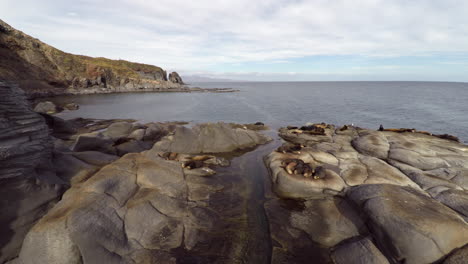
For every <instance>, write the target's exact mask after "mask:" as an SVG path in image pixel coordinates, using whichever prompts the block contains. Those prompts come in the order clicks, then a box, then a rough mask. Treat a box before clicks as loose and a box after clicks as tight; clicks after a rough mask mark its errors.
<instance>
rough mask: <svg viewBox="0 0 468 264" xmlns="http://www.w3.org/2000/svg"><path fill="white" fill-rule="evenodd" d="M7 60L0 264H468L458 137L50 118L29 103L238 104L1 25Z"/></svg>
mask: <svg viewBox="0 0 468 264" xmlns="http://www.w3.org/2000/svg"><path fill="white" fill-rule="evenodd" d="M0 55H1V59H0V196H1V199H0V209H1V210H2V213H1V214H0V234H1V236H0V263H8V264H35V263H174V264H176V263H274V264H280V263H336V264H349V263H405V264H419V263H444V264H462V263H466V260H467V259H468V246H467V243H468V223H467V221H468V194H467V189H468V146H467V145H464V144H462V143H460V142H459V141H458V139H457V138H456V137H454V136H450V135H447V134H443V135H440V134H432V133H430V132H424V131H418V130H415V129H388V128H387V129H385V128H384V127H381V128H380V129H377V128H376V129H370V128H361V127H358V126H357V125H344V126H335V125H333V124H326V123H307V124H284V126H283V127H281V128H279V129H276V128H270V127H269V124H268V123H266V124H265V123H263V122H262V120H259V121H258V122H256V123H248V124H238V123H229V122H212V123H192V122H182V121H173V122H160V120H152V121H151V122H142V121H141V120H133V119H94V118H73V119H67V120H65V119H62V118H60V117H59V116H57V115H54V113H56V112H58V110H57V106H54V105H50V104H48V103H44V104H42V105H40V107H36V111H34V110H33V109H34V108H33V105H31V101H28V98H34V97H42V96H46V95H63V94H88V93H114V92H140V91H146V92H150V91H151V92H168V91H171V92H195V91H214V92H224V91H231V90H222V89H215V90H208V89H203V88H190V87H187V86H185V85H184V82H183V80H182V78H181V77H180V76H179V75H178V74H177V73H176V72H172V73H171V74H170V75H169V76H167V73H166V72H165V71H164V70H162V69H161V68H159V67H156V66H151V65H145V64H138V63H130V62H127V61H121V60H120V61H113V60H109V59H105V58H90V57H85V56H77V55H71V54H68V53H64V52H61V51H59V50H57V49H55V48H53V47H51V46H48V45H47V44H45V43H42V42H40V41H38V40H36V39H34V38H32V37H29V36H27V35H25V34H24V33H22V32H20V31H17V30H15V29H13V28H12V27H10V26H9V25H7V24H6V23H4V22H3V21H0ZM204 95H205V94H203V96H204ZM217 95H218V94H217ZM105 96H108V95H105ZM136 107H138V106H136ZM64 108H65V109H69V110H76V109H78V108H79V106H77V105H73V104H70V105H66V107H65V106H64Z"/></svg>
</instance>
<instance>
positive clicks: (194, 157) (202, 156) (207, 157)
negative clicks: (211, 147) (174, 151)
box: [189, 155, 214, 161]
mask: <svg viewBox="0 0 468 264" xmlns="http://www.w3.org/2000/svg"><path fill="white" fill-rule="evenodd" d="M212 158H214V156H209V155H198V156H193V157H189V159H191V160H195V161H197V160H199V161H205V160H209V159H212Z"/></svg>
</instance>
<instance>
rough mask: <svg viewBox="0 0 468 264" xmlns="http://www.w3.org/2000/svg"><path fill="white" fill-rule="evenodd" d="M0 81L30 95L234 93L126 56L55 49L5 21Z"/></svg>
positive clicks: (0, 47)
mask: <svg viewBox="0 0 468 264" xmlns="http://www.w3.org/2000/svg"><path fill="white" fill-rule="evenodd" d="M0 58H1V59H0V80H6V81H12V82H15V83H17V84H18V85H19V86H20V88H22V89H23V90H24V91H25V93H26V95H27V96H28V97H46V96H54V95H66V94H70V95H74V94H95V93H119V92H211V91H212V92H230V91H233V90H231V89H203V88H190V87H188V86H186V85H185V84H184V82H183V81H182V78H181V77H180V76H179V74H178V73H177V72H172V73H170V74H169V76H168V75H167V72H166V71H165V70H163V69H162V68H160V67H157V66H153V65H148V64H141V63H134V62H129V61H125V60H111V59H106V58H92V57H88V56H82V55H74V54H70V53H66V52H63V51H61V50H59V49H56V48H54V47H52V46H50V45H47V44H46V43H44V42H41V41H40V40H38V39H35V38H33V37H31V36H29V35H27V34H25V33H23V32H21V31H19V30H16V29H14V28H13V27H11V26H10V25H8V24H7V23H5V22H4V21H2V20H0Z"/></svg>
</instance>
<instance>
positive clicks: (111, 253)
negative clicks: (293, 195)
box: [17, 123, 267, 264]
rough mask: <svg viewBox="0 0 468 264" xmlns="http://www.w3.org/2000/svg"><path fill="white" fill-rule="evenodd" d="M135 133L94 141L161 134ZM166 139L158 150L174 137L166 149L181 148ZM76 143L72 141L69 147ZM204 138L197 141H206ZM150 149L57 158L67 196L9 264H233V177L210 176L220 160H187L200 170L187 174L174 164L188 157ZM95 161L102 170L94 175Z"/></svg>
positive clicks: (238, 217)
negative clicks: (67, 185)
mask: <svg viewBox="0 0 468 264" xmlns="http://www.w3.org/2000/svg"><path fill="white" fill-rule="evenodd" d="M149 127H152V128H151V129H150V128H149ZM208 127H213V128H216V127H220V129H221V130H222V131H228V130H232V131H230V132H229V131H228V132H226V133H225V134H221V136H226V137H227V136H231V135H237V134H240V135H244V133H243V132H240V131H237V129H235V128H228V127H225V125H224V124H217V125H208ZM159 128H161V127H159ZM138 129H143V128H137V127H136V125H131V124H124V123H114V124H113V125H111V126H109V127H108V128H107V130H105V131H104V132H102V135H101V136H102V137H103V138H106V139H110V140H111V141H115V140H119V139H121V138H127V137H128V136H129V135H130V134H133V135H132V137H138V138H141V139H144V137H145V136H148V138H152V139H155V138H158V139H159V138H160V132H161V131H160V129H158V127H157V126H156V125H154V126H151V125H150V126H148V127H146V128H144V132H138V133H133V132H135V131H138ZM132 130H133V131H132ZM193 131H196V130H193ZM203 131H204V130H200V131H199V133H203ZM216 131H217V130H216ZM147 132H148V133H147ZM251 132H252V133H253V135H256V136H257V137H258V138H262V139H265V140H266V139H267V138H266V137H264V136H260V135H259V134H258V135H257V132H253V131H248V134H249V135H250V134H251ZM171 133H175V135H166V136H164V137H163V138H162V139H161V141H160V142H167V140H169V139H168V137H175V139H173V140H172V141H171V142H173V144H174V146H178V145H179V144H181V143H180V142H178V140H179V138H178V133H179V130H177V129H175V131H173V132H171ZM246 133H247V132H246ZM82 136H83V135H80V136H79V137H78V138H77V139H76V142H75V147H76V143H77V142H80V137H82ZM205 136H211V134H207V135H205ZM205 136H203V135H200V136H199V137H198V138H201V139H203V140H202V141H207V139H205ZM180 140H182V139H180ZM225 140H226V141H228V142H229V144H227V145H225V146H226V148H224V149H221V148H219V149H218V150H219V152H221V151H223V150H224V151H225V152H229V151H231V150H232V144H234V143H232V142H230V141H229V139H228V138H226V139H225ZM252 141H253V140H252V139H250V137H249V140H248V142H251V144H249V145H248V146H249V147H254V146H256V145H257V144H259V142H265V141H263V140H262V141H258V142H257V141H255V142H252ZM236 142H237V145H235V147H234V149H240V148H243V147H245V144H244V143H245V142H244V141H236ZM182 143H185V141H183V142H182ZM157 146H158V143H156V145H155V147H154V148H153V149H151V150H149V151H145V152H142V153H129V154H126V155H124V156H123V157H121V158H119V159H117V160H115V156H113V155H111V154H104V153H102V152H99V151H95V150H94V151H93V150H88V151H83V152H61V153H60V154H59V155H60V157H58V158H59V159H61V161H59V162H58V163H59V164H63V165H62V167H61V168H58V170H59V171H60V172H61V175H68V177H67V178H68V182H70V184H71V188H70V189H69V190H68V191H67V192H65V194H64V195H63V198H62V200H61V201H60V202H59V203H58V204H57V205H56V206H55V207H54V208H53V209H52V210H51V211H49V212H48V213H47V214H46V215H45V216H44V217H43V218H42V219H41V220H40V221H39V222H38V223H37V224H36V225H35V226H34V227H33V228H32V229H31V231H30V232H29V233H28V235H27V236H26V238H25V240H24V243H23V247H22V249H21V253H20V255H19V258H18V259H17V261H18V262H19V263H24V264H27V263H213V262H215V263H236V262H238V261H239V259H240V258H241V257H243V255H242V254H244V252H246V251H247V250H246V248H245V247H246V245H247V244H246V240H247V237H248V236H249V235H247V234H246V233H247V231H246V228H247V227H246V226H247V220H246V216H245V214H246V213H245V211H246V208H247V201H246V198H243V195H245V193H246V192H247V190H248V188H249V187H248V186H247V185H246V184H245V183H244V182H243V179H242V178H241V177H240V176H239V175H238V176H232V175H229V173H228V174H220V175H218V174H216V175H214V176H213V172H214V173H216V171H218V170H221V169H220V167H219V166H218V165H219V164H224V162H222V161H223V159H222V158H217V157H213V156H207V155H200V156H196V157H198V158H195V156H194V157H193V158H192V159H193V160H197V161H203V162H204V164H205V167H201V168H194V169H188V168H183V166H182V163H181V160H182V159H190V157H191V156H190V155H188V154H186V153H185V154H183V153H175V152H170V153H169V154H170V155H166V154H168V152H161V151H160V149H159V148H157ZM223 146H224V145H223ZM187 150H192V148H187ZM198 150H199V151H200V152H206V151H207V150H211V149H210V148H208V149H205V148H200V149H198ZM173 153H175V154H174V155H173ZM99 161H102V163H107V162H110V163H109V164H108V165H106V166H104V167H102V168H100V169H99V168H98V167H97V166H98V165H99ZM72 165H73V166H75V168H71V166H72ZM221 177H229V180H226V179H223V178H221ZM64 178H65V177H64ZM221 191H222V192H221Z"/></svg>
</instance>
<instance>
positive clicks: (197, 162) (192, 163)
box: [182, 160, 205, 170]
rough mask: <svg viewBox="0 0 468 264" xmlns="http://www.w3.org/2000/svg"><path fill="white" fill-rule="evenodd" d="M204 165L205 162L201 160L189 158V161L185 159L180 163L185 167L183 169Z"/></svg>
mask: <svg viewBox="0 0 468 264" xmlns="http://www.w3.org/2000/svg"><path fill="white" fill-rule="evenodd" d="M204 165H205V163H203V161H201V160H189V161H185V162H183V163H182V168H185V169H189V170H191V169H197V168H201V167H203V166H204Z"/></svg>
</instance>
